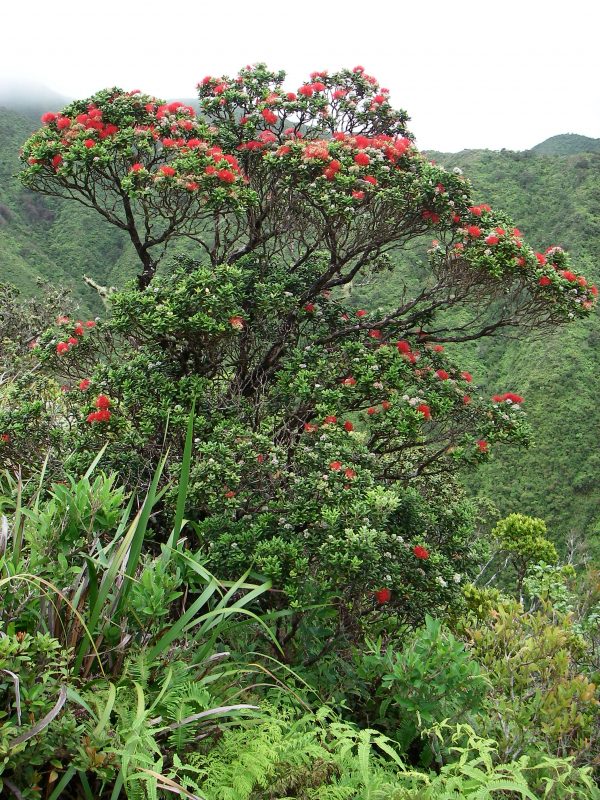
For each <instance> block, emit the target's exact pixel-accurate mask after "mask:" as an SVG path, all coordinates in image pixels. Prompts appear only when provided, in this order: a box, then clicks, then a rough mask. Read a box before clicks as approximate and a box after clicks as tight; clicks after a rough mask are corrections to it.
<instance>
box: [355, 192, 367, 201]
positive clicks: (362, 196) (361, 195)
mask: <svg viewBox="0 0 600 800" xmlns="http://www.w3.org/2000/svg"><path fill="white" fill-rule="evenodd" d="M352 197H353V198H354V199H355V200H364V199H365V193H364V192H360V191H354V192H352Z"/></svg>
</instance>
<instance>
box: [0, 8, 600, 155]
mask: <svg viewBox="0 0 600 800" xmlns="http://www.w3.org/2000/svg"><path fill="white" fill-rule="evenodd" d="M599 23H600V4H597V3H595V2H594V0H585V2H584V0H570V2H564V0H563V2H555V0H546V2H544V0H533V2H532V0H520V1H519V2H517V0H504V2H495V1H493V0H492V1H490V0H479V2H472V0H446V2H443V0H429V2H421V3H419V2H411V3H406V2H405V1H404V0H377V2H368V1H367V0H362V2H356V1H355V0H344V2H341V1H340V0H328V2H323V0H320V2H315V0H305V2H302V0H294V2H291V1H290V0H287V1H286V0H278V2H272V0H260V2H257V0H254V1H252V0H221V2H218V0H212V2H210V3H208V2H206V1H205V0H195V1H194V0H175V2H173V3H172V4H171V3H169V2H167V1H166V0H160V2H158V0H145V2H142V0H102V2H98V1H97V2H92V3H84V2H81V0H59V1H58V2H56V3H49V2H47V0H29V2H28V3H27V4H25V5H23V6H21V4H20V3H12V2H10V1H9V0H4V2H2V3H1V5H0V30H2V31H3V36H2V41H1V44H0V89H1V88H2V85H7V84H14V83H15V82H17V83H27V82H30V83H34V84H43V85H44V86H46V87H48V88H49V89H52V90H54V91H56V92H58V93H60V94H62V95H65V96H67V97H69V98H80V97H87V96H89V95H91V94H93V93H94V92H95V91H98V90H99V89H101V88H105V87H107V86H120V87H121V88H123V89H126V90H129V89H140V90H142V91H144V92H148V93H149V94H154V95H156V96H159V97H161V96H162V97H166V98H169V99H174V98H179V97H181V98H190V97H193V96H194V94H195V91H194V90H195V85H196V83H197V82H198V81H199V80H201V79H202V78H203V77H204V76H205V75H206V74H212V75H221V74H228V75H232V74H235V73H236V72H237V70H238V69H239V68H240V67H241V66H244V65H246V64H248V63H255V62H257V61H264V62H266V63H267V65H268V66H269V67H270V68H272V69H284V70H286V72H287V74H288V79H287V82H286V85H287V86H289V88H290V89H291V90H293V89H296V88H297V87H298V86H299V85H300V84H301V83H302V82H303V81H304V80H306V79H307V78H308V75H309V73H310V72H312V71H313V70H321V69H327V70H329V71H330V72H331V71H335V70H336V69H338V68H340V67H353V66H355V65H357V64H361V65H363V66H364V67H365V69H366V71H367V72H368V73H370V74H372V75H375V76H376V77H377V78H378V79H379V81H380V82H381V84H382V86H385V87H388V88H389V89H390V91H391V100H392V104H393V105H394V106H395V107H399V108H404V109H406V110H407V111H408V113H409V115H410V117H411V119H412V122H411V123H410V126H409V127H410V128H411V130H412V131H413V133H414V134H415V135H416V137H417V144H418V146H419V147H421V148H422V149H436V150H443V151H458V150H462V149H470V148H489V149H494V150H497V149H501V148H503V147H504V148H507V149H509V150H524V149H528V148H530V147H533V146H534V145H535V144H537V143H538V142H541V141H543V140H544V139H547V138H548V137H550V136H554V135H556V134H559V133H580V134H583V135H586V136H591V137H594V138H599V137H600V80H599V78H600V47H599V46H598V43H597V37H598V28H599ZM48 110H54V111H55V110H58V109H48Z"/></svg>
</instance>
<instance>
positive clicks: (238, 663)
mask: <svg viewBox="0 0 600 800" xmlns="http://www.w3.org/2000/svg"><path fill="white" fill-rule="evenodd" d="M283 79H284V74H283V73H273V72H270V71H268V70H267V68H266V67H265V66H264V65H256V66H255V67H253V68H250V67H248V68H245V69H243V70H241V72H240V74H239V75H238V77H237V78H236V79H231V78H228V77H226V76H224V77H221V78H216V77H210V76H209V77H207V78H205V79H204V80H203V81H202V82H201V84H200V85H199V86H198V90H199V95H200V109H201V116H200V117H197V116H196V114H195V112H194V110H193V109H192V108H191V107H188V106H185V105H184V104H182V103H177V102H172V103H166V102H162V101H160V100H157V99H156V98H153V97H151V96H149V95H142V94H140V93H139V92H133V93H126V92H123V91H122V90H119V89H108V90H105V91H102V92H99V93H97V94H96V95H94V96H93V97H92V98H88V99H87V100H83V101H76V102H74V103H71V104H70V105H69V106H67V107H66V108H65V109H63V111H62V112H48V113H46V114H44V115H43V118H42V122H43V126H42V127H41V128H40V129H39V130H37V131H35V132H34V133H33V134H32V135H31V136H30V137H29V139H28V140H27V141H26V142H25V144H24V145H23V149H22V151H21V156H20V157H21V161H22V164H23V167H22V173H21V180H22V182H23V183H24V184H25V185H27V186H29V187H31V188H33V189H35V191H36V192H38V193H39V195H36V197H37V196H41V197H46V196H49V197H51V198H54V197H59V198H61V199H60V203H58V204H57V205H55V206H54V207H55V208H57V209H60V211H59V213H61V214H62V213H65V214H67V213H68V209H70V208H71V207H72V206H75V207H76V208H79V206H78V205H77V203H79V204H80V205H81V207H82V208H83V211H80V212H79V213H85V214H86V215H87V214H89V213H91V212H94V213H95V214H96V218H101V219H104V221H105V223H110V224H105V223H103V224H102V225H99V226H98V227H97V228H94V227H92V226H93V225H96V224H97V223H96V221H92V218H90V226H91V227H90V237H91V238H93V236H92V233H93V231H94V230H98V231H99V235H101V236H105V237H106V239H104V240H102V241H104V245H103V246H102V245H100V244H98V243H97V244H98V246H99V247H103V248H104V250H105V251H106V252H110V253H112V255H113V256H114V257H115V258H116V261H115V264H117V263H121V259H122V258H124V257H127V258H129V257H131V258H132V260H131V270H130V273H129V274H130V276H133V275H135V278H134V279H133V280H130V281H129V282H126V283H124V284H123V285H122V286H120V287H119V288H118V289H115V290H111V291H108V290H107V292H106V293H105V294H104V296H103V298H102V299H103V304H104V305H105V308H104V309H103V311H102V315H101V318H92V317H93V313H86V314H83V313H75V314H74V313H73V311H72V310H71V309H70V308H69V305H70V304H71V302H72V301H71V299H70V298H69V297H68V296H67V295H65V294H64V292H63V291H62V288H61V289H58V290H57V289H56V288H55V289H50V288H48V287H45V288H43V287H36V289H37V291H36V292H35V293H33V287H32V286H31V287H29V289H30V290H31V293H32V294H33V295H34V296H31V297H27V294H26V291H27V288H28V287H27V286H26V285H25V287H24V288H25V292H24V295H25V296H23V295H19V293H18V291H17V290H16V289H15V288H14V287H12V286H11V285H10V284H8V283H4V284H2V293H1V294H0V326H1V332H2V335H1V336H0V458H1V459H2V464H1V465H0V588H2V590H3V597H4V600H3V603H2V607H1V608H0V756H1V757H0V792H2V793H3V795H6V796H12V797H15V798H17V800H19V799H20V798H25V800H38V798H39V799H40V800H41V798H44V800H60V798H64V800H90V798H98V800H122V799H124V798H126V799H127V800H163V799H164V798H166V797H170V796H173V795H176V796H179V797H186V798H190V800H196V799H201V800H294V799H295V800H337V799H339V798H345V799H346V800H363V799H365V798H368V799H369V800H384V799H387V798H394V799H395V800H421V799H422V798H426V800H443V799H444V798H463V797H464V798H473V800H485V799H486V798H487V799H489V800H498V798H505V799H506V800H517V798H532V799H533V800H536V798H546V800H563V799H564V800H568V799H569V798H570V799H572V800H575V798H581V800H584V798H585V799H586V800H594V798H596V799H598V798H600V787H599V780H600V774H599V772H598V763H599V760H600V715H599V713H598V710H599V708H600V696H599V693H598V690H597V684H598V680H599V679H600V662H599V660H598V653H599V652H600V640H599V633H598V631H599V626H598V621H599V619H600V589H599V585H600V584H599V582H598V573H597V572H595V571H594V570H593V569H591V568H590V567H589V565H586V564H585V563H584V559H582V558H580V557H578V554H577V552H576V550H577V548H576V546H575V545H569V547H570V550H569V551H568V552H567V553H566V555H567V557H568V558H565V547H566V546H567V543H566V542H565V540H564V539H563V541H562V542H561V541H560V533H561V531H560V529H559V528H557V527H556V526H555V520H554V519H551V520H549V521H550V526H549V527H548V526H547V524H546V521H545V518H547V516H548V515H547V514H544V513H540V514H539V516H536V517H533V516H529V515H528V514H529V511H530V509H529V508H528V507H527V505H526V504H524V505H523V506H515V505H510V507H508V508H503V504H504V505H507V504H508V503H509V501H510V499H511V496H509V489H508V488H507V482H506V481H502V480H501V479H500V476H501V474H502V469H505V466H504V464H505V463H506V462H502V461H501V460H500V459H501V458H502V453H503V452H504V451H510V450H511V448H512V450H513V451H516V452H517V458H522V455H521V454H522V453H523V452H526V450H525V448H526V446H527V445H528V443H529V442H530V440H531V438H532V428H531V425H530V423H529V422H528V419H527V414H526V412H525V409H527V408H529V407H530V405H531V404H532V403H531V399H530V398H531V395H530V394H526V393H525V391H524V390H523V387H522V386H521V385H519V384H517V383H515V377H514V371H512V370H511V369H509V368H508V366H507V367H506V370H504V369H502V370H501V369H500V368H499V366H498V363H492V364H491V365H488V366H487V369H484V366H483V363H484V361H485V362H486V364H487V362H488V359H490V358H491V357H492V356H493V354H494V353H496V352H498V353H502V358H500V359H498V360H499V361H501V362H502V367H504V365H508V363H509V362H508V358H509V355H508V354H509V352H510V348H511V347H513V346H516V342H517V340H516V339H514V340H513V339H508V343H507V340H503V339H502V337H508V336H510V337H517V336H518V337H519V341H518V345H519V346H520V347H521V348H522V351H520V352H525V348H526V347H531V346H533V347H535V346H536V344H535V343H534V344H533V345H529V344H525V343H524V342H525V341H526V339H527V335H531V334H533V335H538V336H543V337H545V338H546V341H547V340H548V339H549V337H551V336H553V337H556V338H559V337H560V339H559V341H561V342H564V341H567V340H568V337H569V336H573V335H574V336H577V335H581V336H589V329H590V326H591V323H590V312H591V311H592V309H593V307H594V305H595V303H596V298H597V294H598V291H597V289H596V287H595V285H594V284H593V283H592V279H593V269H592V274H591V276H590V275H588V277H584V276H583V275H582V274H581V270H580V266H579V263H577V264H576V265H572V264H571V261H570V256H569V255H568V254H567V252H566V250H565V249H564V248H563V247H562V244H563V242H562V241H560V240H557V241H555V242H554V243H553V244H554V246H551V247H549V248H548V249H546V250H545V252H544V253H540V252H536V251H535V250H534V249H532V248H531V246H530V245H528V244H527V243H526V241H525V240H524V238H523V234H522V233H521V231H520V230H519V229H517V228H516V227H515V226H514V224H513V222H512V221H511V218H510V217H509V216H507V215H506V214H504V213H503V212H498V211H495V210H492V208H491V207H490V206H489V205H487V203H485V202H483V201H484V200H485V199H486V198H481V200H482V202H480V203H479V204H477V203H476V199H475V196H474V195H473V194H472V190H471V187H470V185H469V183H468V182H467V181H466V179H465V178H464V176H463V175H462V172H461V170H460V169H456V168H455V166H456V164H454V163H450V165H449V167H448V168H445V167H443V166H439V165H436V164H435V163H432V162H431V161H430V160H429V158H427V157H424V156H423V155H422V154H420V153H419V152H418V151H417V149H416V148H415V146H414V144H413V142H412V137H411V135H410V133H409V132H408V131H407V129H406V120H407V117H406V114H405V112H403V111H395V110H394V109H393V108H392V106H391V105H390V102H389V97H388V94H387V91H386V90H383V89H380V87H379V86H378V84H377V82H376V81H375V79H374V78H372V77H371V76H369V75H367V74H365V72H364V69H363V68H362V67H357V68H355V69H354V70H341V71H340V72H338V73H335V74H332V75H329V74H327V73H313V75H312V76H311V78H310V80H308V81H307V82H306V83H304V84H303V85H302V86H301V87H300V88H299V89H298V91H297V92H293V93H292V92H287V91H284V89H283ZM517 155H518V154H500V156H501V157H502V158H505V159H508V160H509V161H510V159H512V158H513V157H514V158H516V157H517ZM468 156H469V154H461V156H460V157H465V158H466V157H468ZM577 157H578V158H579V157H580V156H577ZM594 157H595V156H593V155H587V156H586V159H587V158H594ZM457 158H459V157H457ZM480 158H481V159H482V160H483V161H484V162H485V163H486V164H489V163H491V162H488V161H485V159H486V158H487V156H486V154H483V155H482V156H481V155H480ZM569 158H572V157H569ZM522 161H523V162H527V163H529V162H531V163H532V164H534V165H535V169H534V170H533V173H530V174H533V175H534V178H532V179H530V180H531V183H532V185H534V184H535V182H536V178H535V176H536V175H537V174H538V173H537V170H538V169H539V170H541V172H542V173H544V174H546V173H545V172H544V170H545V169H546V167H545V166H544V165H545V164H547V163H551V158H550V157H546V156H544V157H536V156H533V155H530V154H529V155H528V154H525V155H523V157H522ZM477 163H478V162H477ZM506 173H507V174H509V175H511V174H512V173H511V172H510V169H508V168H507V170H506ZM526 174H527V171H526V170H525V169H524V165H523V164H521V167H520V170H519V171H518V176H520V179H525V176H526ZM514 177H515V179H516V178H517V173H516V172H515V174H514ZM547 177H548V176H547ZM497 183H498V184H500V181H497ZM589 188H590V187H586V188H585V189H582V194H583V195H586V193H587V192H588V190H589ZM8 192H9V193H11V195H10V196H11V199H10V202H11V203H12V204H13V207H15V208H16V207H18V204H19V203H22V198H23V197H29V195H23V194H22V190H20V189H16V188H15V186H14V185H12V186H11V187H10V189H9V190H8ZM531 196H532V197H534V198H535V197H536V194H535V191H534V190H533V189H532V192H531ZM540 200H541V199H540ZM68 201H70V202H68ZM43 202H45V201H43ZM67 203H68V205H67ZM63 204H64V205H63ZM48 207H49V208H50V207H51V206H48ZM564 217H565V214H564V211H563V221H564ZM65 223H66V217H65ZM11 224H12V221H11ZM53 224H54V221H53V220H52V224H50V221H49V227H48V230H47V232H46V233H47V236H48V241H51V236H52V233H53ZM74 224H75V227H73V228H69V227H68V226H67V225H65V230H67V232H68V233H69V236H73V235H74V231H76V230H77V223H74ZM111 226H112V228H111ZM113 229H114V230H116V231H117V232H118V236H120V237H121V236H122V237H123V239H122V240H121V244H120V245H119V248H117V249H115V250H111V249H110V243H111V242H113V243H114V242H116V241H117V238H114V237H112V230H113ZM58 230H59V229H58V228H57V229H56V232H58ZM13 234H14V235H13ZM18 234H19V225H18V224H16V225H14V226H13V227H12V228H11V235H13V238H15V237H17V238H18ZM125 237H126V238H127V239H128V240H129V241H130V242H131V245H132V248H133V251H134V253H135V256H136V257H135V259H133V257H132V256H131V249H130V248H129V247H128V246H127V247H126V246H125V244H124V242H125ZM432 238H433V242H431V240H432ZM57 241H58V240H57ZM98 242H100V240H98ZM167 245H168V246H169V250H168V252H167V253H166V257H165V252H164V249H165V248H164V247H163V246H165V247H166V246H167ZM422 245H424V247H423V254H422V255H421V247H422ZM73 246H74V247H78V246H79V244H78V243H77V244H76V243H74V244H73ZM177 248H179V251H178V252H177ZM46 249H47V252H49V253H51V249H50V248H49V247H47V248H46ZM425 251H426V252H425ZM56 252H57V253H58V252H59V251H58V250H57V251H56ZM61 252H63V251H61ZM74 252H75V250H73V251H69V252H68V255H67V257H68V258H71V257H72V256H73V253H74ZM126 253H127V254H128V255H127V256H125V254H126ZM581 262H582V263H583V265H584V266H585V265H587V266H589V259H587V258H586V257H585V254H584V256H583V258H581ZM92 266H93V264H92ZM159 267H160V268H159ZM112 268H115V269H116V268H117V267H116V266H114V265H113V267H111V269H112ZM104 269H105V271H104V272H103V273H101V274H100V273H98V275H97V276H95V277H99V278H101V279H102V280H103V281H105V287H108V285H109V284H110V281H108V280H107V277H109V276H110V273H109V272H108V271H107V270H108V266H107V265H105V267H104ZM32 274H33V273H32ZM65 278H66V276H65ZM383 289H385V293H384V291H383ZM80 297H81V299H82V302H83V305H82V308H83V309H84V310H85V308H86V307H85V303H86V295H84V294H82V295H80ZM97 302H98V300H97V299H96V298H95V299H94V301H93V303H97ZM93 303H90V305H92V304H93ZM361 306H362V307H361ZM77 317H81V318H80V319H78V318H77ZM558 331H561V333H560V334H559V333H558ZM570 331H574V333H570ZM494 337H495V338H494ZM498 339H500V341H499V343H498ZM521 340H522V341H521ZM495 348H499V349H498V350H495ZM459 359H460V361H459ZM548 362H549V359H546V361H545V362H544V363H543V364H541V365H540V369H543V368H547V367H548ZM556 365H557V366H556V368H557V369H559V368H560V367H561V365H562V361H561V358H560V357H559V354H557V356H556ZM475 370H477V374H476V375H475V377H474V376H473V374H472V371H475ZM484 381H487V382H488V386H489V387H490V388H489V389H485V390H484V389H483V386H484ZM561 389H562V396H563V397H564V398H565V400H566V401H567V402H570V401H571V396H570V394H569V387H568V386H567V385H564V386H562V387H561ZM517 392H519V393H517ZM521 392H523V395H525V397H523V395H522V394H521ZM548 416H549V418H550V420H552V421H553V422H554V426H555V427H556V424H557V423H556V419H557V418H556V413H555V410H554V409H552V412H551V413H548ZM561 422H562V420H561ZM562 427H564V428H565V429H566V428H567V427H568V426H567V425H564V424H563V425H562ZM571 427H572V428H574V427H576V425H574V424H573V425H572V426H571ZM535 434H536V432H535V430H534V432H533V435H535ZM496 454H497V455H498V457H497V458H496V459H495V460H494V461H492V460H491V456H493V455H496ZM488 470H489V472H488ZM493 470H500V472H499V473H497V474H496V475H495V476H494V473H493ZM490 476H491V477H490ZM537 477H538V478H539V475H538V476H537ZM488 481H493V483H492V482H489V483H488ZM462 483H467V484H468V485H469V486H470V488H471V490H472V491H471V493H472V494H474V492H473V487H479V489H480V492H479V496H478V497H477V498H476V499H469V497H468V496H467V494H466V492H465V490H464V489H463V488H462ZM545 491H546V494H547V488H546V489H545ZM486 495H487V497H486ZM489 497H492V498H493V499H494V500H495V501H496V502H497V504H498V506H499V507H500V508H502V513H501V514H498V511H497V509H496V508H495V506H494V504H493V503H490V502H489ZM543 499H544V498H543V497H542V495H541V494H540V502H542V500H543ZM545 499H546V500H548V498H547V497H546V498H545ZM499 516H503V518H502V519H499ZM556 519H559V517H558V516H557V517H556ZM578 533H579V534H580V535H581V534H582V533H585V527H584V528H580V529H578ZM557 534H558V535H557ZM551 538H555V539H556V540H558V542H557V543H558V544H559V545H562V546H558V547H557V546H555V545H554V544H553V542H552V541H551ZM570 562H574V563H570Z"/></svg>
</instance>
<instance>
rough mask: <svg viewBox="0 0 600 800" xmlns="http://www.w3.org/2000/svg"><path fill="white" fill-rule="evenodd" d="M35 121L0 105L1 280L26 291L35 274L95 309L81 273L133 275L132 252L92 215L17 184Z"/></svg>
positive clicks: (105, 279) (103, 277)
mask: <svg viewBox="0 0 600 800" xmlns="http://www.w3.org/2000/svg"><path fill="white" fill-rule="evenodd" d="M36 126H37V123H36V122H34V121H33V120H32V118H31V117H26V116H22V115H21V114H18V113H16V112H14V111H9V110H7V109H5V108H0V281H8V282H10V283H14V284H16V285H17V286H19V287H20V288H21V289H22V290H23V292H25V293H27V294H31V293H35V292H36V291H38V287H37V285H36V280H37V279H38V278H43V279H45V280H47V281H49V282H51V283H60V284H61V285H64V286H67V287H69V288H71V289H72V290H73V294H74V295H75V297H76V298H77V299H78V300H79V301H80V302H81V303H82V306H83V307H84V308H85V309H86V310H89V311H98V310H99V309H100V307H101V306H100V302H99V299H98V296H97V294H96V292H95V291H94V290H93V289H91V288H89V287H88V286H86V284H85V283H84V282H83V280H82V277H83V275H84V274H87V275H90V276H92V277H93V278H94V279H95V280H96V281H98V283H101V284H106V283H109V284H111V283H117V282H118V283H121V282H122V281H123V279H124V278H125V277H126V276H128V275H132V274H134V269H135V258H134V255H133V253H132V252H131V248H130V246H129V241H128V240H127V239H126V237H124V236H123V235H122V233H121V232H119V231H117V230H115V229H114V228H113V227H112V226H110V225H109V224H108V223H104V222H103V221H102V220H101V219H100V217H98V215H97V214H95V213H93V212H91V211H88V210H87V209H85V208H84V207H83V206H79V205H78V204H77V203H66V202H64V201H60V200H57V199H55V198H49V197H42V196H40V195H36V194H33V193H32V192H30V191H28V190H26V189H24V188H22V187H21V185H20V183H19V181H18V180H17V178H16V177H15V176H16V174H17V172H18V171H19V168H20V163H19V157H18V154H19V148H20V146H21V145H22V143H23V142H24V141H25V139H26V138H27V137H28V136H29V135H30V133H31V132H32V131H33V130H34V129H35V127H36Z"/></svg>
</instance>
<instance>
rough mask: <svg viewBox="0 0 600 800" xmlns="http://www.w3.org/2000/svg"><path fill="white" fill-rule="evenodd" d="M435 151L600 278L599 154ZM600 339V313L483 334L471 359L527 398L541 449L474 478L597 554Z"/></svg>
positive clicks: (503, 501)
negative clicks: (502, 334)
mask: <svg viewBox="0 0 600 800" xmlns="http://www.w3.org/2000/svg"><path fill="white" fill-rule="evenodd" d="M555 138H559V137H555ZM582 138H584V137H582ZM591 141H594V140H591ZM435 157H436V158H437V159H438V160H439V161H440V162H441V163H443V164H445V165H446V166H448V167H454V166H459V167H460V168H462V169H464V171H465V174H467V175H468V176H469V177H470V178H471V180H472V182H473V184H474V187H475V190H476V195H477V198H478V200H479V201H480V202H483V201H486V202H489V203H491V204H492V205H493V206H498V207H501V208H506V209H507V210H508V211H509V212H510V213H511V214H512V215H513V217H514V220H515V222H516V223H517V224H518V225H519V227H520V228H521V229H522V230H523V231H524V232H525V234H526V235H527V236H528V237H529V239H530V241H533V242H535V243H536V244H537V246H538V247H539V248H540V249H545V248H546V247H547V246H550V245H562V246H563V247H565V248H567V249H568V250H570V251H571V253H572V255H573V256H574V258H575V261H576V263H578V264H580V265H581V269H582V270H583V271H584V272H585V273H586V274H587V275H588V276H589V277H590V278H591V279H593V280H598V278H599V277H600V154H599V153H587V152H581V153H577V154H573V155H570V156H535V155H534V154H533V153H531V152H525V153H513V152H501V153H497V152H489V151H466V152H463V153H459V154H456V155H442V154H437V155H436V156H435ZM599 344H600V318H599V317H598V315H597V314H595V315H593V316H592V319H591V320H588V321H587V322H586V324H584V325H581V324H579V323H575V324H573V325H572V326H568V327H567V328H565V329H563V330H562V331H559V332H557V333H553V334H552V335H551V336H546V337H541V338H535V339H531V338H529V337H527V336H526V335H525V336H524V337H523V339H522V340H506V339H504V340H503V339H494V340H489V341H480V343H479V344H478V346H477V347H476V348H473V351H472V364H471V366H472V368H473V370H474V372H475V374H476V375H477V377H478V378H480V377H481V378H482V379H483V380H484V383H485V385H486V386H487V387H488V389H489V391H490V393H492V392H497V391H505V390H509V391H510V390H511V391H517V392H519V393H520V394H523V395H524V396H525V398H526V404H525V407H526V409H527V411H528V413H529V418H530V421H531V423H532V426H533V429H534V437H535V446H533V447H531V448H530V449H529V450H526V451H520V452H517V451H514V450H513V451H506V452H503V453H502V454H501V456H500V458H499V459H498V460H497V461H495V462H492V463H490V464H487V465H485V466H484V467H483V469H481V470H479V471H478V472H477V473H476V474H474V475H472V476H469V480H468V483H469V485H470V486H471V488H473V489H474V490H480V491H481V492H483V493H485V494H487V495H489V496H490V497H491V498H492V499H494V500H495V501H496V502H497V504H498V506H499V507H500V510H501V512H502V513H508V512H510V511H511V510H515V509H519V510H521V511H523V512H524V513H527V514H534V515H536V516H540V517H544V518H545V519H546V520H547V521H548V523H549V525H550V528H551V530H552V532H553V533H554V534H555V535H556V536H557V537H558V539H559V540H562V541H564V540H565V538H566V537H569V535H570V534H572V533H574V534H576V535H578V536H581V537H583V538H584V539H585V540H587V541H589V542H590V543H591V545H592V547H593V549H595V551H596V553H597V550H598V534H599V532H600V492H599V491H598V477H599V476H600V451H599V450H598V447H597V442H598V435H599V434H600V404H599V403H598V399H597V396H598V388H599V376H598V346H599Z"/></svg>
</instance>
